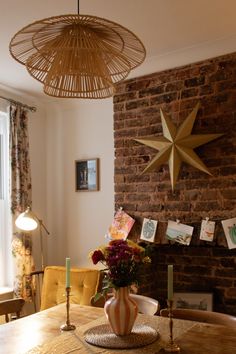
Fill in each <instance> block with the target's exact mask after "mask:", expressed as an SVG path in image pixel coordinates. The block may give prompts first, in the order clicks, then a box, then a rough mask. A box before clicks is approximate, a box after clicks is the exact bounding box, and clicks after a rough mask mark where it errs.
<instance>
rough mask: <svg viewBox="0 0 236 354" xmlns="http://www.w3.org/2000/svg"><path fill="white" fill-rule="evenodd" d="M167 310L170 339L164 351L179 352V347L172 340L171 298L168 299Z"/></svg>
mask: <svg viewBox="0 0 236 354" xmlns="http://www.w3.org/2000/svg"><path fill="white" fill-rule="evenodd" d="M168 310H169V319H170V322H169V328H170V341H169V343H168V345H167V347H165V348H164V349H165V352H167V353H179V352H180V347H179V346H178V345H177V344H176V343H175V342H174V340H173V300H168Z"/></svg>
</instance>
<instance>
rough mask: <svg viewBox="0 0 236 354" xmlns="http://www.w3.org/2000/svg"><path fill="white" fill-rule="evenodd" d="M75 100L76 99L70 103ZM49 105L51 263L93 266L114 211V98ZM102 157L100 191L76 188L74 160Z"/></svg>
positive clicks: (48, 209) (48, 187)
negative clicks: (92, 256) (94, 254)
mask: <svg viewBox="0 0 236 354" xmlns="http://www.w3.org/2000/svg"><path fill="white" fill-rule="evenodd" d="M71 101H73V102H71ZM62 102H63V101H61V102H59V103H60V105H59V104H58V105H53V104H52V105H50V106H48V107H47V222H48V228H49V230H50V231H51V236H50V237H48V264H54V265H59V264H61V265H64V263H65V257H70V258H71V263H72V265H74V266H89V267H91V266H93V265H92V263H91V261H90V260H89V259H88V253H89V252H90V251H91V250H92V249H94V248H95V247H97V246H99V245H100V244H102V243H104V242H105V240H104V235H105V233H106V231H107V228H108V226H109V224H110V223H111V221H112V218H113V214H114V209H113V208H114V177H113V176H114V146H113V104H112V99H105V100H99V101H96V100H95V101H94V100H93V101H92V100H91V101H87V100H76V101H75V100H69V101H67V102H66V106H65V105H64V106H63V105H61V103H62ZM86 158H99V159H100V190H99V191H94V192H75V160H78V159H86Z"/></svg>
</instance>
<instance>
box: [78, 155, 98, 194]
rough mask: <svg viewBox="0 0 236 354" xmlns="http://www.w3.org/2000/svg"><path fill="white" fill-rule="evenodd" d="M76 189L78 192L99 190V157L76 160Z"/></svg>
mask: <svg viewBox="0 0 236 354" xmlns="http://www.w3.org/2000/svg"><path fill="white" fill-rule="evenodd" d="M75 190H76V192H90V191H98V190H99V159H97V158H96V159H89V160H76V161H75Z"/></svg>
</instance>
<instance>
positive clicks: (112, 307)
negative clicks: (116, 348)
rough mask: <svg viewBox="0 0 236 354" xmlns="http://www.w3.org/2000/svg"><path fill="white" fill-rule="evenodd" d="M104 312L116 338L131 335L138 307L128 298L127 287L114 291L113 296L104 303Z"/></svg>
mask: <svg viewBox="0 0 236 354" xmlns="http://www.w3.org/2000/svg"><path fill="white" fill-rule="evenodd" d="M104 311H105V314H106V317H107V319H108V321H109V323H110V326H111V328H112V330H113V332H114V333H115V334H116V335H117V336H126V335H128V334H130V333H131V331H132V328H133V325H134V322H135V320H136V317H137V314H138V306H137V304H136V302H135V301H134V300H133V299H131V297H130V296H129V288H128V287H123V288H119V289H117V290H115V294H114V296H113V297H111V298H110V299H109V300H107V301H106V303H105V306H104Z"/></svg>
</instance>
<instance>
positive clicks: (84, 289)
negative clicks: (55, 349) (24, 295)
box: [40, 266, 100, 310]
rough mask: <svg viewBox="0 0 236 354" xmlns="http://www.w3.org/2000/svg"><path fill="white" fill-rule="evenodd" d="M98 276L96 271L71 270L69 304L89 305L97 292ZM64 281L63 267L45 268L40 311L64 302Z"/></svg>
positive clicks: (64, 269) (86, 269)
mask: <svg viewBox="0 0 236 354" xmlns="http://www.w3.org/2000/svg"><path fill="white" fill-rule="evenodd" d="M99 276H100V272H99V270H96V269H88V268H71V274H70V284H71V297H70V302H71V303H72V304H80V305H90V299H91V297H92V296H93V295H94V294H96V292H97V288H98V285H99ZM65 281H66V268H65V267H58V266H48V267H46V268H45V270H44V278H43V286H42V294H41V308H40V310H46V309H48V308H49V307H52V306H55V305H58V304H60V303H62V302H65V301H66V297H65Z"/></svg>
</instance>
